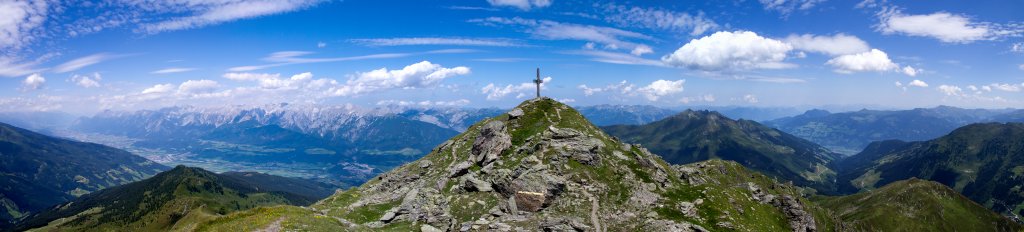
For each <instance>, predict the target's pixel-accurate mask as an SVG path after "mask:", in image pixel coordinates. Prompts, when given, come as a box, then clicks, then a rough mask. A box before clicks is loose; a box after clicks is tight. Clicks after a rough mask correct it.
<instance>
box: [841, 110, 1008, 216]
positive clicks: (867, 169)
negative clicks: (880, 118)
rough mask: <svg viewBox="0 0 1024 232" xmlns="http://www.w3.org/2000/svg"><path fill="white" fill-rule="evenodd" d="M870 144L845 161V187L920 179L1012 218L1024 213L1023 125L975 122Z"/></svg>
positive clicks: (842, 182) (842, 172)
mask: <svg viewBox="0 0 1024 232" xmlns="http://www.w3.org/2000/svg"><path fill="white" fill-rule="evenodd" d="M885 143H887V144H885ZM872 147H879V148H877V149H874V148H872ZM869 148H871V149H867V150H865V152H862V153H861V154H858V155H855V156H853V157H851V159H850V160H844V161H843V163H842V164H841V165H842V166H843V167H844V168H843V170H841V171H840V175H839V179H838V182H837V183H838V184H839V185H840V189H842V190H844V191H846V192H854V191H857V190H860V189H873V188H878V187H880V186H883V185H886V184H889V183H892V182H895V181H900V180H905V179H909V178H912V177H915V178H920V179H926V180H932V181H936V182H939V183H942V184H944V185H946V186H949V187H950V188H953V189H954V190H956V191H959V192H960V193H962V194H963V195H965V196H967V197H968V198H970V199H972V200H974V201H976V202H979V203H981V204H982V205H984V206H985V207H988V208H990V209H992V210H994V211H996V212H999V213H1001V214H1003V215H1006V216H1008V217H1011V218H1014V217H1016V218H1019V217H1020V216H1019V215H1022V214H1024V190H1022V189H1021V188H1024V124H1022V123H1006V124H1002V123H985V124H972V125H968V126H964V127H961V128H959V129H956V130H954V131H953V132H951V133H950V134H949V135H946V136H943V137H940V138H937V139H934V140H930V141H923V142H910V143H905V142H893V141H890V142H884V143H877V144H873V145H871V146H869ZM862 156H863V158H858V157H862ZM853 158H857V159H853Z"/></svg>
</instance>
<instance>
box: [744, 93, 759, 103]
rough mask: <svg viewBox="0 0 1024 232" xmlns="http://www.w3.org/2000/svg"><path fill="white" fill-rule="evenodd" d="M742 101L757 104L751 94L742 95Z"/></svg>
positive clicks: (755, 97)
mask: <svg viewBox="0 0 1024 232" xmlns="http://www.w3.org/2000/svg"><path fill="white" fill-rule="evenodd" d="M743 101H745V102H747V103H750V104H754V103H757V96H754V95H752V94H747V95H743Z"/></svg>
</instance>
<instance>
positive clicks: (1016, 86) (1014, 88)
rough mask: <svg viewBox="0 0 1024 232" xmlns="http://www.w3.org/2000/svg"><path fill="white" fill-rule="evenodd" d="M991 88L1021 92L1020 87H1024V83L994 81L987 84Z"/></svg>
mask: <svg viewBox="0 0 1024 232" xmlns="http://www.w3.org/2000/svg"><path fill="white" fill-rule="evenodd" d="M986 87H989V89H995V90H1000V91H1006V92H1020V89H1021V88H1022V87H1024V84H1004V83H992V84H989V85H987V86H986Z"/></svg>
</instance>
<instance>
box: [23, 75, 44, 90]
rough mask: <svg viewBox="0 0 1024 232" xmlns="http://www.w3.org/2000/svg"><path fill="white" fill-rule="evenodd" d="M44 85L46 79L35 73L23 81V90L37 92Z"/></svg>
mask: <svg viewBox="0 0 1024 232" xmlns="http://www.w3.org/2000/svg"><path fill="white" fill-rule="evenodd" d="M43 84H46V78H44V77H43V76H42V75H39V74H38V73H33V74H32V75H29V76H28V77H25V80H23V81H21V90H22V91H30V90H37V89H40V88H42V87H43Z"/></svg>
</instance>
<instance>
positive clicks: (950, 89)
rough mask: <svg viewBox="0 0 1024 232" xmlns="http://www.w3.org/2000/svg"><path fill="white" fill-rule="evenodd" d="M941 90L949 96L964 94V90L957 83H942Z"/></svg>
mask: <svg viewBox="0 0 1024 232" xmlns="http://www.w3.org/2000/svg"><path fill="white" fill-rule="evenodd" d="M938 89H939V92H942V93H944V94H946V95H948V96H963V95H964V91H963V89H960V87H958V86H955V85H940V86H939V88H938Z"/></svg>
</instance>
